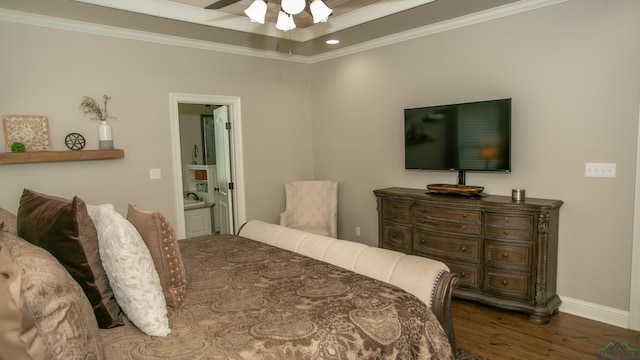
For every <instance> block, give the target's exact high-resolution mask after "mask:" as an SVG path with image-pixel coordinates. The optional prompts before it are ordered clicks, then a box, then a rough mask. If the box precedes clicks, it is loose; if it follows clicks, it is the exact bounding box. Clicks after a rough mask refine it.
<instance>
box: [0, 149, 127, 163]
mask: <svg viewBox="0 0 640 360" xmlns="http://www.w3.org/2000/svg"><path fill="white" fill-rule="evenodd" d="M123 158H124V150H122V149H113V150H78V151H71V150H69V151H29V152H23V153H0V165H2V164H27V163H43V162H58V161H85V160H108V159H123Z"/></svg>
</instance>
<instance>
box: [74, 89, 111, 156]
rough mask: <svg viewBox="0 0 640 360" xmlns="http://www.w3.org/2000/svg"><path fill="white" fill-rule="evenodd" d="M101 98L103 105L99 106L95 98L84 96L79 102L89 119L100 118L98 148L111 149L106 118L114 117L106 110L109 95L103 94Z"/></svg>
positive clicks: (109, 128)
mask: <svg viewBox="0 0 640 360" xmlns="http://www.w3.org/2000/svg"><path fill="white" fill-rule="evenodd" d="M102 99H103V100H104V106H102V107H100V105H99V104H98V102H97V101H96V100H95V99H93V98H90V97H88V96H84V97H83V98H82V102H81V103H80V109H82V110H83V111H84V114H85V115H89V116H90V119H91V120H100V126H99V128H98V149H100V150H110V149H113V135H112V134H111V125H109V123H108V122H107V120H109V119H116V117H115V116H110V115H109V112H108V111H107V102H109V100H111V96H107V95H103V96H102Z"/></svg>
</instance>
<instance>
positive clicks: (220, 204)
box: [213, 105, 234, 234]
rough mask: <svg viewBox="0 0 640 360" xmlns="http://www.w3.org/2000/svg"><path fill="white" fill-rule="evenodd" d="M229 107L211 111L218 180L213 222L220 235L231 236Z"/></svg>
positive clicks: (232, 224)
mask: <svg viewBox="0 0 640 360" xmlns="http://www.w3.org/2000/svg"><path fill="white" fill-rule="evenodd" d="M228 111H229V107H228V106H226V105H224V106H220V107H218V108H217V109H215V110H214V111H213V117H214V119H215V120H214V126H215V131H214V133H215V141H214V142H215V147H216V178H217V180H218V191H217V192H216V204H215V207H216V208H217V209H216V210H217V211H216V215H217V216H218V217H219V218H218V219H215V221H217V222H218V224H220V233H221V234H231V233H233V229H234V223H233V221H234V219H233V191H232V190H233V189H230V188H229V184H231V183H232V182H233V181H232V179H231V160H230V159H231V157H230V154H229V130H228V129H227V123H228V122H229V121H228V116H229V115H228V114H229V112H228Z"/></svg>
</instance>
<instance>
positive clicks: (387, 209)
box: [382, 200, 411, 224]
mask: <svg viewBox="0 0 640 360" xmlns="http://www.w3.org/2000/svg"><path fill="white" fill-rule="evenodd" d="M382 209H383V211H382V218H383V219H384V220H388V221H393V222H396V223H399V224H410V223H411V217H410V212H409V204H408V203H403V202H399V201H387V200H385V201H383V203H382Z"/></svg>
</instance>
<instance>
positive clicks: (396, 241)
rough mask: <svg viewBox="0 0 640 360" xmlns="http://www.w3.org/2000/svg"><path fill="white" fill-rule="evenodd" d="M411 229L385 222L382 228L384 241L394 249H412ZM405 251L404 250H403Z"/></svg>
mask: <svg viewBox="0 0 640 360" xmlns="http://www.w3.org/2000/svg"><path fill="white" fill-rule="evenodd" d="M410 239H411V230H410V229H409V228H406V227H402V226H394V225H389V224H387V223H385V224H384V226H383V228H382V242H383V243H384V244H385V247H386V245H390V246H392V247H393V248H394V249H398V248H400V249H407V250H411V242H410ZM403 252H404V251H403Z"/></svg>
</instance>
